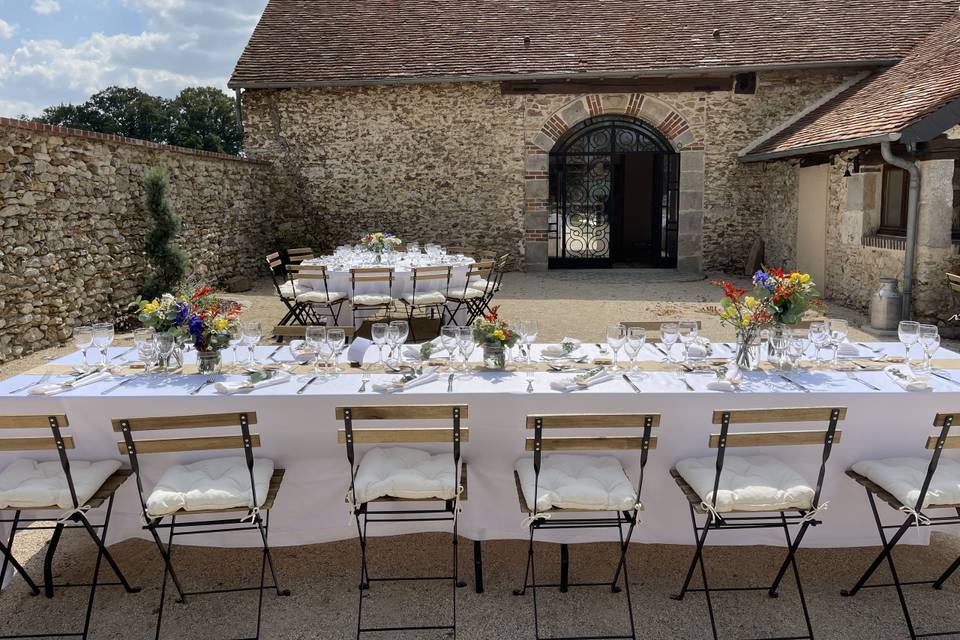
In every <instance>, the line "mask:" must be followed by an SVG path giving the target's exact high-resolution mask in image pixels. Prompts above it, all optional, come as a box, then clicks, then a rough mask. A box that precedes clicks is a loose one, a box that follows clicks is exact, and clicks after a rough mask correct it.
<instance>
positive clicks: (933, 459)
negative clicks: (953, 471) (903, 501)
mask: <svg viewBox="0 0 960 640" xmlns="http://www.w3.org/2000/svg"><path fill="white" fill-rule="evenodd" d="M958 419H960V412H958V413H938V414H937V415H936V417H935V418H934V419H933V426H935V427H940V432H939V433H938V434H937V435H935V436H928V437H927V444H926V448H927V449H929V450H931V451H933V454H932V455H931V456H930V464H929V465H927V475H926V476H925V477H924V479H923V485H922V486H921V487H920V495H919V497H918V498H917V503H916V504H915V505H913V508H914V510H915V511H917V513H919V512H920V510H921V509H922V508H923V502H924V500H925V499H926V497H927V491H928V490H929V489H930V482H931V480H933V474H934V473H936V471H937V466H938V465H939V464H940V455H941V454H942V453H943V450H944V449H960V436H952V435H950V430H951V429H952V428H953V426H954V425H955V424H956V423H957V420H958ZM907 506H911V505H907Z"/></svg>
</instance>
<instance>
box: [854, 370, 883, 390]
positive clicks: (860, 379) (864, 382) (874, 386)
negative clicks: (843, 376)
mask: <svg viewBox="0 0 960 640" xmlns="http://www.w3.org/2000/svg"><path fill="white" fill-rule="evenodd" d="M847 377H848V378H850V379H851V380H853V381H854V382H859V383H860V384H862V385H863V386H865V387H870V388H871V389H873V390H874V391H880V387H878V386H876V385H872V384H870V383H869V382H867V381H866V380H864V379H863V378H860V377H859V376H857V374H855V373H854V372H853V371H848V372H847Z"/></svg>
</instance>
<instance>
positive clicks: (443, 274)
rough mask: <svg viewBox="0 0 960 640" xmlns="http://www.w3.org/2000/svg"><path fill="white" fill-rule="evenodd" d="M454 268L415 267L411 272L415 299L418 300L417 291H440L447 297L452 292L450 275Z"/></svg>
mask: <svg viewBox="0 0 960 640" xmlns="http://www.w3.org/2000/svg"><path fill="white" fill-rule="evenodd" d="M451 271H452V267H450V266H449V265H448V266H439V265H437V266H433V267H414V268H413V269H412V270H411V279H412V282H413V299H414V300H416V295H417V291H418V290H419V291H420V292H421V293H423V292H424V291H429V292H434V291H439V292H440V293H442V294H444V295H446V294H447V293H448V292H449V291H450V273H451Z"/></svg>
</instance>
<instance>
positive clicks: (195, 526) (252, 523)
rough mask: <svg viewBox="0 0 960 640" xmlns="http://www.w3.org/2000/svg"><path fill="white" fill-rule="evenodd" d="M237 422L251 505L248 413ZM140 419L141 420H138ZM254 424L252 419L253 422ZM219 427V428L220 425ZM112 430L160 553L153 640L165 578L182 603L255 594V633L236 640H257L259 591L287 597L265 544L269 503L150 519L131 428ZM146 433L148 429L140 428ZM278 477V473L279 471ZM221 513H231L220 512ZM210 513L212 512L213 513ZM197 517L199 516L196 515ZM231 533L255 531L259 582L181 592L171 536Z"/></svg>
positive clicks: (121, 424) (124, 423)
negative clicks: (241, 511)
mask: <svg viewBox="0 0 960 640" xmlns="http://www.w3.org/2000/svg"><path fill="white" fill-rule="evenodd" d="M237 416H238V419H239V420H238V421H239V425H240V432H241V438H242V442H243V454H244V459H245V462H246V465H247V470H248V472H249V476H250V491H251V495H252V497H253V504H257V502H258V500H257V487H256V482H255V481H254V475H253V468H254V458H253V446H254V443H253V439H252V438H251V434H250V418H249V414H248V413H239V414H237ZM141 420H142V419H141ZM254 421H256V420H254ZM221 426H222V425H221ZM114 430H115V431H119V432H121V433H122V434H123V442H122V443H118V444H119V446H120V447H121V450H125V451H126V453H127V455H128V457H129V458H130V467H131V468H132V469H133V473H134V476H135V478H136V482H137V493H138V495H139V497H140V507H141V509H142V517H143V522H144V523H145V524H144V525H143V529H144V530H145V531H148V532H149V533H150V535H151V537H152V538H153V541H154V543H155V544H156V545H157V550H158V551H159V552H160V557H161V558H162V559H163V565H164V569H163V580H162V582H161V586H160V606H159V607H158V608H157V630H156V633H155V635H154V638H156V640H159V638H160V631H161V624H162V622H163V610H164V603H165V600H166V593H167V578H168V576H169V578H170V579H171V581H172V582H173V584H174V587H175V588H176V590H177V596H178V597H177V598H176V600H177V602H179V603H182V604H186V602H187V597H188V596H203V595H214V594H226V593H240V592H248V591H257V592H258V594H257V595H258V599H257V631H256V635H254V636H252V637H251V636H246V637H244V638H241V639H239V640H257V639H259V638H260V629H261V622H262V615H263V592H264V590H266V589H275V590H276V592H277V595H278V596H289V595H290V590H289V589H281V588H280V581H279V579H278V578H277V572H276V568H275V565H274V562H273V556H272V554H271V553H270V545H269V536H270V510H271V509H270V508H271V507H272V506H273V505H272V504H269V503H267V504H265V505H264V508H263V509H262V511H261V509H260V508H255V509H248V510H247V515H246V516H244V517H239V518H237V517H226V518H217V519H204V520H199V521H190V522H183V521H181V522H177V516H176V515H171V516H170V522H168V523H165V522H163V520H164V518H165V516H162V517H159V518H158V517H152V516H150V515H149V514H148V512H147V503H146V499H145V498H144V494H143V482H142V480H141V477H140V460H139V453H138V451H137V442H136V440H135V439H134V437H133V430H134V429H133V428H132V427H131V421H130V420H129V419H120V420H115V421H114ZM144 430H149V429H144ZM277 471H280V470H275V471H274V475H275V476H276V474H277ZM281 476H282V471H281ZM224 511H225V512H228V511H232V510H224ZM184 513H185V514H186V515H189V512H184ZM261 513H265V514H266V516H261ZM214 514H216V512H215V511H214ZM197 515H199V514H197ZM164 529H166V530H167V545H166V548H164V545H163V543H162V542H161V539H160V531H161V530H164ZM234 531H257V532H259V534H260V539H261V542H262V546H263V557H262V559H261V562H260V583H259V585H258V586H254V587H246V586H245V587H234V588H227V589H210V590H205V591H184V589H183V585H182V583H181V582H180V579H179V578H178V577H177V574H176V572H175V571H174V569H173V561H172V559H171V558H172V557H173V538H174V537H175V536H185V535H194V534H204V533H229V532H234ZM267 566H269V567H270V574H271V576H272V578H273V584H266V568H267Z"/></svg>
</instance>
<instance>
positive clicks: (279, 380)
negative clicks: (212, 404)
mask: <svg viewBox="0 0 960 640" xmlns="http://www.w3.org/2000/svg"><path fill="white" fill-rule="evenodd" d="M289 379H290V374H289V373H287V372H286V371H281V370H276V369H271V375H270V377H269V378H265V379H263V380H258V381H257V382H250V381H249V380H244V381H243V382H218V383H217V384H215V385H214V388H215V389H216V390H217V393H227V394H230V393H241V392H249V391H253V390H254V389H262V388H264V387H272V386H273V385H275V384H283V383H284V382H286V381H287V380H289Z"/></svg>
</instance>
